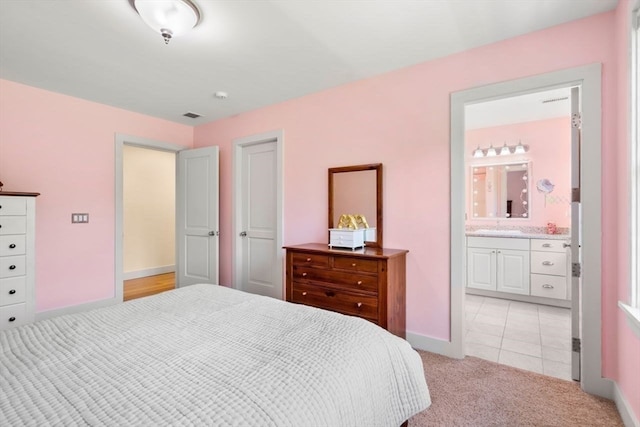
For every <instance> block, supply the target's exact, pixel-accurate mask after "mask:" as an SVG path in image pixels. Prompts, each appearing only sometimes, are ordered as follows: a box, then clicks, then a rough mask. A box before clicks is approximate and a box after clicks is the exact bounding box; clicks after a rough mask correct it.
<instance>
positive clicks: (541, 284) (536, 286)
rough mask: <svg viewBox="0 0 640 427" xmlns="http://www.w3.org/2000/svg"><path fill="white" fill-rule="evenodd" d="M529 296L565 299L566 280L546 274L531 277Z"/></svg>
mask: <svg viewBox="0 0 640 427" xmlns="http://www.w3.org/2000/svg"><path fill="white" fill-rule="evenodd" d="M531 295H533V296H536V297H546V298H557V299H567V278H566V277H564V276H550V275H548V274H532V275H531Z"/></svg>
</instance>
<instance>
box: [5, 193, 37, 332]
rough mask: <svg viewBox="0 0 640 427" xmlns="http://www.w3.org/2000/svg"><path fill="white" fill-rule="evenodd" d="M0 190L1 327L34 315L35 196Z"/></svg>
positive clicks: (9, 325)
mask: <svg viewBox="0 0 640 427" xmlns="http://www.w3.org/2000/svg"><path fill="white" fill-rule="evenodd" d="M37 195H38V193H14V192H2V193H0V329H8V328H12V327H15V326H20V325H24V324H25V323H30V322H33V320H34V317H35V228H36V227H35V219H36V204H35V196H37Z"/></svg>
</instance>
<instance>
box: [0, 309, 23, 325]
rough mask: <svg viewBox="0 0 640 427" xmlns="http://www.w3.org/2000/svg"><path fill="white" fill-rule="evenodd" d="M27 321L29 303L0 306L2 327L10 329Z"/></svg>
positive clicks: (0, 323)
mask: <svg viewBox="0 0 640 427" xmlns="http://www.w3.org/2000/svg"><path fill="white" fill-rule="evenodd" d="M25 323H27V305H26V304H24V303H23V304H13V305H7V306H4V307H0V329H9V328H14V327H16V326H20V325H24V324H25Z"/></svg>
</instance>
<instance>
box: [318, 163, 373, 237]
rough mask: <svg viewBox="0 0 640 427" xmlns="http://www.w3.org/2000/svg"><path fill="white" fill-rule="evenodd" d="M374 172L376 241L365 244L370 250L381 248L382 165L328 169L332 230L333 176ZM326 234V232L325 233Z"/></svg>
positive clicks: (331, 224)
mask: <svg viewBox="0 0 640 427" xmlns="http://www.w3.org/2000/svg"><path fill="white" fill-rule="evenodd" d="M369 170H375V171H376V241H375V242H365V246H367V247H370V248H382V163H371V164H368V165H356V166H343V167H337V168H329V228H333V227H334V224H333V175H334V174H336V173H343V172H358V171H369ZM327 232H328V231H327Z"/></svg>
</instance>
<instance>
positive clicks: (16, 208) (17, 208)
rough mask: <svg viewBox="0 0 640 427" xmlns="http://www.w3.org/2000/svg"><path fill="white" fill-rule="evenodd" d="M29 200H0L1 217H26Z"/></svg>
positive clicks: (8, 198) (5, 198) (7, 198)
mask: <svg viewBox="0 0 640 427" xmlns="http://www.w3.org/2000/svg"><path fill="white" fill-rule="evenodd" d="M26 214H27V199H24V198H21V197H2V198H0V216H5V215H26Z"/></svg>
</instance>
